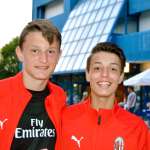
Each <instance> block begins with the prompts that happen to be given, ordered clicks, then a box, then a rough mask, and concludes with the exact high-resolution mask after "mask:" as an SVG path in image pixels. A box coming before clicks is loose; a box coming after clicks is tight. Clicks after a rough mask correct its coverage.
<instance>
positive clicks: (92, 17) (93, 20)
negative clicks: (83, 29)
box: [88, 11, 97, 24]
mask: <svg viewBox="0 0 150 150" xmlns="http://www.w3.org/2000/svg"><path fill="white" fill-rule="evenodd" d="M96 14H97V11H94V12H92V13H91V16H90V18H89V21H88V24H90V23H94V22H95V17H96Z"/></svg>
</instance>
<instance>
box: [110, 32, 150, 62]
mask: <svg viewBox="0 0 150 150" xmlns="http://www.w3.org/2000/svg"><path fill="white" fill-rule="evenodd" d="M112 41H114V42H115V43H117V44H118V45H119V46H120V47H121V48H122V49H124V50H125V55H126V57H127V60H128V61H129V62H141V61H150V31H145V32H139V33H132V34H128V35H117V34H114V35H113V38H112Z"/></svg>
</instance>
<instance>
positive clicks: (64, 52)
mask: <svg viewBox="0 0 150 150" xmlns="http://www.w3.org/2000/svg"><path fill="white" fill-rule="evenodd" d="M69 46H70V43H67V44H64V47H62V48H61V49H62V56H66V55H67V52H68V49H69Z"/></svg>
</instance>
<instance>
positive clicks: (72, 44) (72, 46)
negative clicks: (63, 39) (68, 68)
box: [67, 42, 77, 55]
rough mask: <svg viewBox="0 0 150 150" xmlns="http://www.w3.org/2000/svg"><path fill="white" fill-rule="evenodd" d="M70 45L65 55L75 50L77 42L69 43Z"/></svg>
mask: <svg viewBox="0 0 150 150" xmlns="http://www.w3.org/2000/svg"><path fill="white" fill-rule="evenodd" d="M70 45H71V46H70V47H69V50H68V52H67V55H72V54H73V52H74V51H75V50H76V46H77V42H73V43H70Z"/></svg>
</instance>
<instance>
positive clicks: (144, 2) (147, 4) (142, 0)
mask: <svg viewBox="0 0 150 150" xmlns="http://www.w3.org/2000/svg"><path fill="white" fill-rule="evenodd" d="M149 9H150V0H129V14H134V13H139V12H142V11H146V10H149Z"/></svg>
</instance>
